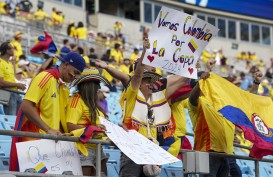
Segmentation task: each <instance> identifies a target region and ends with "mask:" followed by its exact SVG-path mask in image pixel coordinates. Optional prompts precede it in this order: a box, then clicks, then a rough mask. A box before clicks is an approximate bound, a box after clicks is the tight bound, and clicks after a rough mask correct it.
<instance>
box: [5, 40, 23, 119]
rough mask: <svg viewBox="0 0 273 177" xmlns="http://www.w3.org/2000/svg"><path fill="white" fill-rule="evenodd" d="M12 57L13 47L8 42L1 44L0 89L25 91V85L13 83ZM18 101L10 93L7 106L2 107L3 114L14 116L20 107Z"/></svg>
mask: <svg viewBox="0 0 273 177" xmlns="http://www.w3.org/2000/svg"><path fill="white" fill-rule="evenodd" d="M13 56H14V48H13V46H12V45H11V44H10V42H9V41H6V42H3V43H2V44H1V46H0V86H1V87H2V88H11V89H17V88H18V89H22V90H25V88H26V86H25V84H21V83H16V81H15V74H14V64H13V63H12V60H10V58H12V57H13ZM13 59H14V57H13ZM14 60H15V59H14ZM20 100H21V99H19V95H18V94H16V93H10V98H9V102H8V103H9V104H8V105H4V110H5V114H7V115H16V113H17V110H18V107H19V106H20V103H19V101H20ZM17 106H18V107H17Z"/></svg>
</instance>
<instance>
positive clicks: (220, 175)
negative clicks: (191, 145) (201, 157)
mask: <svg viewBox="0 0 273 177" xmlns="http://www.w3.org/2000/svg"><path fill="white" fill-rule="evenodd" d="M209 171H210V173H209V174H206V175H199V176H200V177H228V174H229V164H228V159H227V158H224V157H215V156H210V157H209Z"/></svg>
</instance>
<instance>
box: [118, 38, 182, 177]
mask: <svg viewBox="0 0 273 177" xmlns="http://www.w3.org/2000/svg"><path fill="white" fill-rule="evenodd" d="M149 47H150V43H149V40H148V39H145V41H144V45H143V48H144V50H143V52H142V55H141V57H140V59H139V60H138V64H137V66H136V69H135V72H134V75H133V76H132V79H131V81H130V82H129V85H128V87H127V89H126V91H125V93H124V94H125V98H126V103H125V104H124V105H125V106H124V110H125V114H124V119H123V126H124V127H126V128H127V129H134V130H136V131H138V132H139V133H140V134H142V135H143V136H145V137H147V138H149V139H151V140H152V141H154V142H156V143H160V142H158V140H161V139H166V138H168V137H171V136H173V134H174V129H175V124H174V118H173V115H172V111H171V108H170V105H169V103H168V101H167V98H169V97H170V95H172V94H173V93H174V92H175V91H176V90H177V89H178V88H180V87H182V86H183V85H184V84H185V82H186V80H187V79H186V78H183V77H181V76H179V77H181V80H179V82H176V83H175V84H173V86H172V87H169V88H168V89H164V90H161V91H158V92H153V84H154V82H155V81H156V80H158V79H159V78H160V77H161V76H160V75H158V74H156V73H154V72H149V71H145V72H144V66H145V65H144V64H142V61H143V58H144V55H145V52H146V49H147V48H149ZM121 99H123V98H121ZM145 167H146V166H145ZM141 175H143V166H141V165H137V164H135V163H134V162H133V161H131V160H130V159H129V158H128V157H127V156H126V155H124V154H123V153H122V155H121V165H120V176H121V177H123V176H124V177H125V176H141Z"/></svg>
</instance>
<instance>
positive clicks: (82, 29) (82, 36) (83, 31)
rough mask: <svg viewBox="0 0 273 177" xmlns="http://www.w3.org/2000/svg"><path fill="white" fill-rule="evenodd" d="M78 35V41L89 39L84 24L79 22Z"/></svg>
mask: <svg viewBox="0 0 273 177" xmlns="http://www.w3.org/2000/svg"><path fill="white" fill-rule="evenodd" d="M76 35H77V37H78V39H84V40H86V38H87V28H86V27H84V25H83V22H79V23H78V26H77V29H76Z"/></svg>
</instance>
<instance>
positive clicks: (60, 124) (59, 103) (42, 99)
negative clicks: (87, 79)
mask: <svg viewBox="0 0 273 177" xmlns="http://www.w3.org/2000/svg"><path fill="white" fill-rule="evenodd" d="M60 60H61V61H62V63H61V65H60V66H59V67H58V68H55V69H51V70H46V71H43V72H41V73H39V74H38V75H37V76H36V77H35V78H34V79H33V80H32V82H31V84H30V87H29V89H28V91H27V93H26V95H25V97H24V100H23V102H22V104H21V110H19V115H18V116H17V119H16V124H15V130H20V131H27V132H37V133H42V134H54V135H60V134H61V132H66V131H67V126H66V121H65V109H66V106H67V100H68V96H69V88H68V86H67V84H66V83H69V82H72V81H73V80H74V79H75V78H77V77H79V76H80V74H81V72H82V71H83V69H84V67H85V62H84V59H83V58H82V57H81V56H80V55H79V54H77V53H74V52H70V53H68V54H67V55H66V56H65V57H63V58H60ZM22 113H23V114H22ZM20 114H22V115H20ZM19 122H22V124H19ZM28 140H32V139H31V138H15V137H14V138H13V140H12V148H11V163H10V171H17V170H18V163H17V153H16V148H15V143H16V142H22V141H28Z"/></svg>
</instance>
